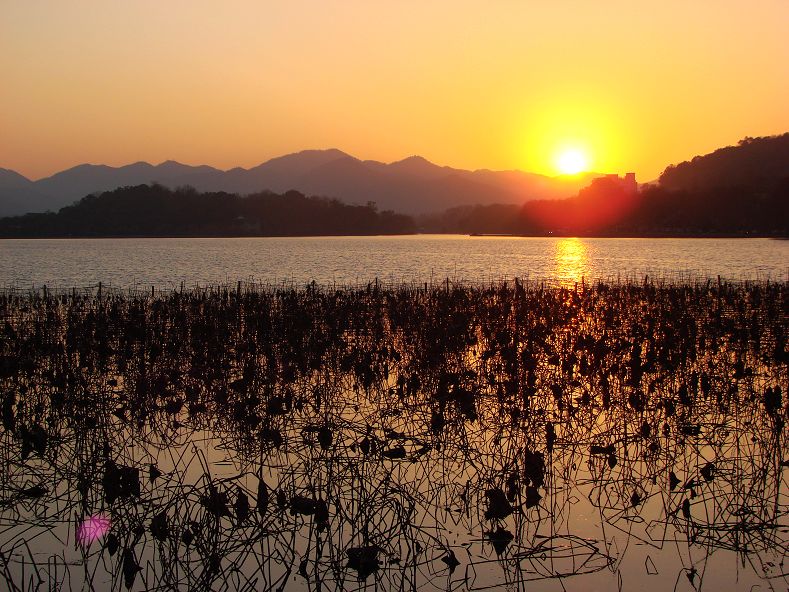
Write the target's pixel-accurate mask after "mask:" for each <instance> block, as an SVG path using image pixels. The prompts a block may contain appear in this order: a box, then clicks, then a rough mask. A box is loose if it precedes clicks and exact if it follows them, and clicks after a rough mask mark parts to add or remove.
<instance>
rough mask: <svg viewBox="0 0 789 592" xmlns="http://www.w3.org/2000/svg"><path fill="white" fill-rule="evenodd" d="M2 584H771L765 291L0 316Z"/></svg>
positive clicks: (113, 296) (778, 415)
mask: <svg viewBox="0 0 789 592" xmlns="http://www.w3.org/2000/svg"><path fill="white" fill-rule="evenodd" d="M0 316H2V319H3V321H4V325H5V327H4V329H3V333H2V335H1V336H0V394H1V395H2V411H3V429H2V431H1V432H0V455H1V456H2V461H3V462H2V467H3V468H2V471H3V478H2V480H0V582H2V581H5V583H6V585H7V587H8V589H24V590H32V589H42V588H43V589H50V588H58V589H63V590H81V589H96V590H105V589H116V590H122V589H132V590H144V589H155V588H157V589H183V590H187V589H189V590H193V589H216V590H280V589H287V590H310V591H311V590H325V589H332V590H333V589H344V590H355V589H381V590H392V589H420V590H421V589H428V590H430V589H434V590H444V589H452V590H501V591H506V590H549V591H553V590H557V591H558V590H563V589H583V590H612V589H623V590H673V589H676V590H723V589H726V590H729V589H738V590H752V589H772V588H776V589H784V588H785V587H786V585H787V581H789V573H788V572H786V571H785V566H784V559H785V557H786V553H787V549H789V546H788V545H789V538H788V535H789V516H787V513H788V512H789V499H788V498H787V491H788V490H787V482H786V477H785V471H786V470H787V469H786V468H785V466H786V465H787V464H789V461H787V460H786V459H789V450H788V449H789V442H788V441H787V431H786V429H785V427H784V426H785V421H786V417H787V404H786V385H787V376H788V375H787V360H789V355H788V352H787V348H786V335H787V333H788V332H789V320H788V319H787V300H786V284H771V285H769V286H768V285H766V284H761V285H750V286H744V285H740V284H738V285H726V284H723V285H718V284H717V283H712V284H710V285H703V284H702V285H694V286H673V287H667V286H664V287H658V286H655V285H650V284H643V283H641V284H639V285H630V286H628V285H620V286H614V287H605V286H598V287H596V288H595V289H579V290H578V291H576V290H572V289H571V290H566V289H544V288H543V287H542V286H540V285H538V284H527V285H525V286H524V285H517V286H513V285H512V284H511V283H510V284H509V285H507V286H505V285H501V284H499V285H497V286H494V287H489V288H470V287H453V286H451V285H450V286H446V287H443V288H438V287H435V288H432V289H427V290H425V289H421V288H416V287H411V288H406V287H401V288H397V289H385V290H381V289H377V288H375V287H370V288H369V289H367V288H365V289H361V290H357V291H350V290H347V291H322V290H315V289H307V290H301V291H294V290H289V289H283V290H274V289H268V290H261V289H260V288H256V289H251V288H248V289H246V290H245V291H243V292H241V293H237V292H234V291H228V290H218V291H192V292H185V293H180V292H175V293H169V294H160V295H159V296H157V297H156V298H152V297H149V296H146V295H136V296H122V295H119V294H118V293H110V294H109V295H107V294H104V295H102V297H101V298H99V295H98V294H96V293H94V294H93V295H92V296H90V297H87V296H85V295H84V293H77V294H76V295H73V296H72V295H69V296H59V297H52V296H44V295H43V294H41V293H39V294H38V295H36V296H30V295H29V296H25V297H21V298H20V297H17V296H14V295H11V296H6V297H3V298H0Z"/></svg>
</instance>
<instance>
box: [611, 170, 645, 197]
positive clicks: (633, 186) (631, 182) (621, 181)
mask: <svg viewBox="0 0 789 592" xmlns="http://www.w3.org/2000/svg"><path fill="white" fill-rule="evenodd" d="M605 178H606V179H610V180H611V181H615V182H616V183H617V184H618V185H619V186H620V187H622V189H624V190H625V191H627V193H636V192H637V191H638V182H637V181H636V174H635V173H625V176H624V177H620V176H619V175H606V176H605Z"/></svg>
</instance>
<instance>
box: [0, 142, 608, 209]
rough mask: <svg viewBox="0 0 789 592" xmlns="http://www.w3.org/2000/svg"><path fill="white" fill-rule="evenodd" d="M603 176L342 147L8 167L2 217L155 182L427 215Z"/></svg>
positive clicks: (1, 180)
mask: <svg viewBox="0 0 789 592" xmlns="http://www.w3.org/2000/svg"><path fill="white" fill-rule="evenodd" d="M597 176H599V175H596V174H594V173H586V174H582V175H574V176H559V177H549V176H545V175H540V174H537V173H528V172H524V171H519V170H510V171H492V170H485V169H482V170H475V171H470V170H464V169H456V168H451V167H447V166H439V165H436V164H433V163H431V162H429V161H428V160H426V159H424V158H422V157H421V156H411V157H408V158H405V159H403V160H400V161H397V162H392V163H383V162H378V161H374V160H360V159H358V158H355V157H353V156H350V155H349V154H346V153H345V152H342V151H340V150H337V149H329V150H305V151H302V152H298V153H294V154H288V155H286V156H280V157H277V158H272V159H271V160H268V161H266V162H264V163H263V164H260V165H258V166H256V167H252V168H249V169H244V168H240V167H237V168H233V169H229V170H226V171H223V170H220V169H217V168H214V167H210V166H206V165H203V166H190V165H185V164H181V163H179V162H175V161H172V160H168V161H166V162H163V163H161V164H158V165H152V164H150V163H147V162H136V163H133V164H129V165H125V166H121V167H111V166H106V165H93V164H82V165H79V166H75V167H73V168H70V169H67V170H64V171H61V172H59V173H56V174H54V175H52V176H50V177H46V178H43V179H39V180H37V181H32V180H30V179H27V178H26V177H24V176H22V175H20V174H19V173H16V172H14V171H11V170H8V169H2V168H0V216H14V215H20V214H24V213H28V212H44V211H57V210H58V209H60V208H61V207H63V206H66V205H70V204H71V203H73V202H75V201H77V200H79V199H81V198H83V197H85V196H86V195H90V194H92V193H97V192H102V191H108V190H112V189H116V188H118V187H125V186H133V185H140V184H150V183H152V182H156V183H159V184H161V185H164V186H166V187H170V188H175V187H181V186H191V187H194V188H195V189H197V190H198V191H226V192H230V193H237V194H240V195H245V194H252V193H257V192H261V191H272V192H275V193H284V192H286V191H288V190H291V189H295V190H297V191H300V192H302V193H304V194H307V195H318V196H326V197H332V198H337V199H340V200H342V201H344V202H346V203H357V204H366V203H368V202H375V203H376V205H377V206H378V208H379V209H381V210H394V211H396V212H401V213H406V214H422V213H429V212H438V211H442V210H445V209H447V208H450V207H455V206H461V205H471V204H482V205H490V204H495V203H498V204H522V203H524V202H526V201H530V200H533V199H559V198H565V197H569V196H571V195H575V194H576V193H577V192H578V190H579V189H581V188H582V187H584V186H586V185H588V183H589V182H590V180H591V179H592V178H594V177H597Z"/></svg>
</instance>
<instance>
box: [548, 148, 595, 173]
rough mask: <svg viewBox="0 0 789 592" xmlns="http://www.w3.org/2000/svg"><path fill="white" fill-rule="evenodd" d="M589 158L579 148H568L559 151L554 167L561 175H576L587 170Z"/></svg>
mask: <svg viewBox="0 0 789 592" xmlns="http://www.w3.org/2000/svg"><path fill="white" fill-rule="evenodd" d="M588 166H589V160H588V158H587V157H586V154H584V153H583V152H582V151H581V150H577V149H570V150H565V151H563V152H561V153H560V154H559V156H558V158H557V159H556V167H557V168H558V169H559V172H560V173H562V174H563V175H576V174H578V173H582V172H583V171H585V170H587V168H588Z"/></svg>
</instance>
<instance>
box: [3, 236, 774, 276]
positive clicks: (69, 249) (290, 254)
mask: <svg viewBox="0 0 789 592" xmlns="http://www.w3.org/2000/svg"><path fill="white" fill-rule="evenodd" d="M787 270H789V241H781V240H771V239H761V238H760V239H712V238H711V239H684V238H683V239H677V238H664V239H645V238H638V239H623V238H582V239H577V238H531V237H527V238H519V237H471V236H462V235H411V236H375V237H294V238H142V239H139V238H131V239H37V240H2V241H0V286H5V287H8V286H15V287H20V288H29V287H31V286H42V285H46V286H48V287H55V288H72V287H86V286H91V285H95V284H97V283H98V282H103V284H104V285H112V286H115V287H118V288H126V287H129V286H142V287H147V286H152V285H153V286H156V287H157V288H171V287H179V286H180V285H181V283H182V282H183V283H184V285H185V286H186V287H192V286H195V285H203V286H204V285H208V284H214V285H215V284H223V283H228V282H229V283H234V282H235V281H237V280H253V281H257V282H262V283H268V284H280V283H282V282H287V283H293V284H295V285H303V284H306V283H307V282H310V281H313V280H314V281H316V282H317V283H318V284H322V285H328V284H333V283H336V284H339V285H348V284H351V285H353V284H359V283H366V282H368V281H371V280H373V279H375V278H378V279H379V280H381V281H383V282H388V283H401V282H418V283H421V282H426V281H428V282H429V281H431V280H433V281H442V280H444V279H446V278H450V279H453V280H458V281H466V282H477V283H479V282H489V281H492V280H499V279H506V278H513V277H528V278H530V279H533V280H546V281H550V282H559V283H574V282H580V281H581V280H582V278H585V279H586V280H589V279H590V278H591V279H606V280H610V279H617V278H622V279H625V278H631V279H632V278H642V277H643V276H644V275H645V274H649V275H652V276H659V277H668V278H673V279H677V278H681V277H694V278H697V277H713V278H714V277H716V276H718V275H720V276H722V277H723V278H728V279H772V280H780V281H783V280H786V279H787Z"/></svg>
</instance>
